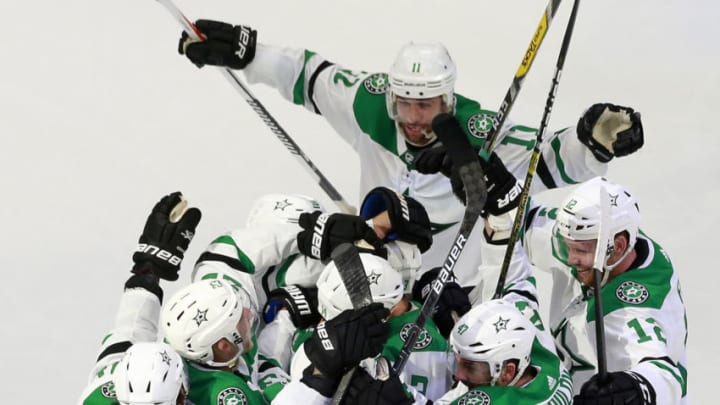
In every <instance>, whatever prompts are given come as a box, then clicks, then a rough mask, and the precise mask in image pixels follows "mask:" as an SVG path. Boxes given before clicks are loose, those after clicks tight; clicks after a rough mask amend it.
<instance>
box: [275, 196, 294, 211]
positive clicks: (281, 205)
mask: <svg viewBox="0 0 720 405" xmlns="http://www.w3.org/2000/svg"><path fill="white" fill-rule="evenodd" d="M291 205H292V203H291V202H290V201H288V200H287V198H286V199H284V200H282V201H276V202H275V208H273V211H277V210H280V211H285V208H287V207H289V206H291Z"/></svg>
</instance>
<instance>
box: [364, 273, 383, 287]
mask: <svg viewBox="0 0 720 405" xmlns="http://www.w3.org/2000/svg"><path fill="white" fill-rule="evenodd" d="M381 275H382V274H378V273H375V271H373V272H372V273H370V275H368V276H367V280H368V284H375V285H378V280H380V276H381Z"/></svg>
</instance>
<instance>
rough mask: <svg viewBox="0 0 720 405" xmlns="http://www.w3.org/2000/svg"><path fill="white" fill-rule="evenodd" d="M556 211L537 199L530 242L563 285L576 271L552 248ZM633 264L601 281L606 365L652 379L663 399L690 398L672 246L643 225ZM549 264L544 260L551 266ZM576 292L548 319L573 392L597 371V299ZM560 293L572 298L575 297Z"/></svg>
mask: <svg viewBox="0 0 720 405" xmlns="http://www.w3.org/2000/svg"><path fill="white" fill-rule="evenodd" d="M554 219H555V210H553V209H548V208H547V207H542V206H535V207H533V208H532V209H531V210H530V211H529V214H528V219H527V222H528V225H527V226H526V229H527V232H526V234H525V244H526V246H528V251H529V252H530V257H531V260H532V261H533V263H534V264H535V265H536V266H539V267H541V268H545V269H547V268H550V269H554V271H553V275H554V276H557V277H559V281H560V283H559V284H560V285H565V283H566V282H567V279H568V278H572V275H571V270H570V269H568V268H566V267H565V266H564V265H563V264H562V262H560V261H559V260H557V259H555V257H553V254H552V248H551V241H550V234H551V230H552V226H553V224H554ZM635 250H636V252H637V253H638V258H637V259H636V260H635V261H634V262H633V264H632V265H631V268H630V269H629V270H627V271H625V272H624V273H622V274H620V275H619V276H617V277H616V278H614V279H612V280H611V281H609V282H608V283H607V284H606V285H605V286H604V287H603V288H602V290H601V291H602V302H603V314H604V316H603V320H604V323H605V343H606V357H607V370H608V371H609V372H614V371H627V370H631V371H633V372H636V373H638V374H641V375H642V376H643V377H645V378H646V379H647V380H648V381H649V382H650V384H652V386H653V388H654V390H655V393H656V396H657V400H658V403H668V404H685V403H688V397H687V352H686V343H687V318H686V315H685V306H684V303H683V300H682V295H681V291H680V282H679V280H678V276H677V274H676V273H675V271H674V270H673V266H672V263H671V262H670V259H669V257H668V255H667V253H666V252H665V251H664V250H663V249H662V248H661V247H660V246H659V245H658V244H657V243H655V242H654V241H653V240H652V239H650V238H648V237H647V236H645V235H644V234H642V232H640V234H639V235H638V238H637V242H636V244H635ZM546 266H547V267H546ZM574 284H575V285H574V286H572V288H570V289H568V290H567V291H571V292H575V293H577V295H576V297H575V298H574V299H572V300H570V303H569V305H567V307H566V309H565V311H563V312H562V313H561V316H559V317H556V320H555V321H554V323H553V324H552V325H551V326H552V331H553V335H554V336H555V338H556V342H557V346H558V348H560V349H561V350H562V351H563V352H564V353H565V363H566V366H567V367H568V369H569V370H570V372H571V374H572V375H573V385H574V387H575V391H576V393H577V392H579V391H580V388H582V385H583V383H585V382H586V381H587V380H588V379H590V377H591V376H592V375H594V374H596V373H597V370H596V368H597V353H596V340H595V312H594V303H595V298H594V296H593V294H592V290H591V289H587V288H584V287H583V288H582V289H580V288H579V283H578V282H575V283H574ZM567 291H566V292H565V293H564V294H562V295H563V296H564V298H563V300H565V302H566V303H567V299H568V297H569V296H570V295H569V294H568V293H567Z"/></svg>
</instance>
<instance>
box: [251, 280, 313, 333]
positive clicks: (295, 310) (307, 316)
mask: <svg viewBox="0 0 720 405" xmlns="http://www.w3.org/2000/svg"><path fill="white" fill-rule="evenodd" d="M281 308H285V309H286V310H287V311H288V312H289V313H290V319H292V322H293V324H294V325H295V327H296V328H299V329H305V328H309V327H310V326H313V325H315V324H317V323H318V322H320V313H318V310H317V288H303V287H300V286H298V285H287V286H285V287H281V288H276V289H274V290H272V291H270V294H268V298H267V302H266V303H265V307H264V308H263V320H264V321H265V323H270V322H272V321H273V320H274V319H275V316H276V315H277V313H278V311H279V310H280V309H281Z"/></svg>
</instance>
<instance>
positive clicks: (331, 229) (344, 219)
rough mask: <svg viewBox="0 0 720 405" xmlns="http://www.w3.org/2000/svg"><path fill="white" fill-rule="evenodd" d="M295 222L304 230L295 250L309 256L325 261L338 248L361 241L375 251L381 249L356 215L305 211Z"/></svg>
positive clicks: (377, 241)
mask: <svg viewBox="0 0 720 405" xmlns="http://www.w3.org/2000/svg"><path fill="white" fill-rule="evenodd" d="M298 223H299V224H300V227H301V228H303V230H302V231H300V232H299V233H298V234H297V244H298V249H299V250H300V253H302V254H304V255H305V256H308V257H312V258H315V259H319V260H325V259H327V258H329V257H330V253H332V251H333V250H334V249H335V248H336V247H338V245H340V244H342V243H354V242H355V241H358V240H361V239H362V240H365V241H366V242H367V243H369V244H370V245H372V246H373V248H375V249H377V250H380V249H381V248H382V241H381V240H380V239H379V238H378V237H377V235H376V234H375V231H374V230H373V229H372V228H370V227H369V226H368V224H366V223H365V219H363V218H362V217H359V216H356V215H349V214H337V213H336V214H327V213H323V212H321V211H315V212H313V213H307V212H306V213H303V214H300V218H299V219H298Z"/></svg>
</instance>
